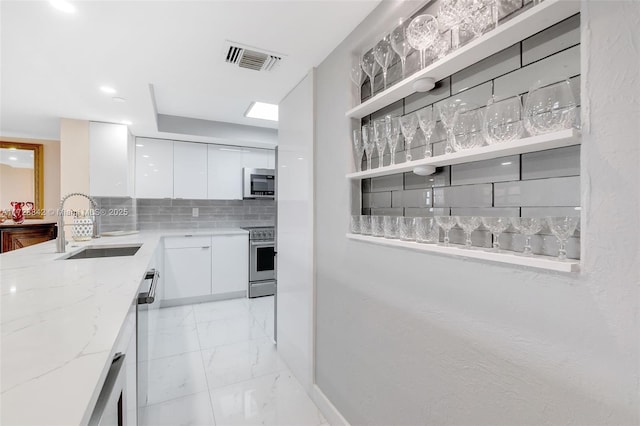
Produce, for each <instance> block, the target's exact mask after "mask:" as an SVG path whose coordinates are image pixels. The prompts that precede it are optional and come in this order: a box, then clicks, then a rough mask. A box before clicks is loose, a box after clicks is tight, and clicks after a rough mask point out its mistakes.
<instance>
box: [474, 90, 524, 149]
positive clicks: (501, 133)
mask: <svg viewBox="0 0 640 426" xmlns="http://www.w3.org/2000/svg"><path fill="white" fill-rule="evenodd" d="M523 132H524V127H523V125H522V102H521V100H520V96H512V97H510V98H507V99H503V100H500V101H496V99H495V97H492V98H491V99H489V102H488V103H487V108H486V110H485V113H484V122H483V123H482V133H483V135H484V139H485V141H486V142H487V143H488V144H489V145H493V144H495V143H500V142H510V141H513V140H516V139H519V138H520V137H521V136H522V133H523Z"/></svg>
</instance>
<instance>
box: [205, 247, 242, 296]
mask: <svg viewBox="0 0 640 426" xmlns="http://www.w3.org/2000/svg"><path fill="white" fill-rule="evenodd" d="M248 239H249V237H248V236H247V235H214V236H213V237H212V239H211V241H212V245H213V258H212V271H213V272H212V281H211V293H212V294H214V295H215V294H225V293H232V292H236V293H237V292H244V293H245V295H246V291H247V288H248V283H249V241H248Z"/></svg>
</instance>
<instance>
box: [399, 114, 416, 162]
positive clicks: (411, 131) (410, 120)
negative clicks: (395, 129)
mask: <svg viewBox="0 0 640 426" xmlns="http://www.w3.org/2000/svg"><path fill="white" fill-rule="evenodd" d="M400 128H401V130H402V136H404V149H405V151H406V159H407V161H411V142H412V141H413V137H414V136H415V135H416V130H418V116H417V115H416V114H414V113H411V114H407V115H403V116H402V117H400Z"/></svg>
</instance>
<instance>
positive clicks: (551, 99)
mask: <svg viewBox="0 0 640 426" xmlns="http://www.w3.org/2000/svg"><path fill="white" fill-rule="evenodd" d="M575 118H576V100H575V98H574V96H573V91H572V90H571V82H569V80H564V81H561V82H560V83H555V84H551V85H549V86H544V87H541V83H540V81H538V82H537V83H536V84H535V85H534V87H532V88H531V90H529V94H528V95H527V100H526V101H525V103H524V126H525V128H526V129H527V132H529V134H530V135H531V136H536V135H541V134H543V133H549V132H557V131H560V130H564V129H569V128H571V126H573V123H574V121H575Z"/></svg>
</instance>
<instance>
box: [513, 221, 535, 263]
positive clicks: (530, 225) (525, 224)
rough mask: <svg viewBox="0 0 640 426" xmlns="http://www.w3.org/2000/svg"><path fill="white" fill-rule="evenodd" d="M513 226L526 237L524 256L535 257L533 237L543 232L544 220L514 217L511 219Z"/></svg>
mask: <svg viewBox="0 0 640 426" xmlns="http://www.w3.org/2000/svg"><path fill="white" fill-rule="evenodd" d="M511 224H512V225H513V227H514V228H516V230H517V231H518V232H520V233H521V234H522V235H524V251H523V252H522V254H524V255H525V256H533V251H532V250H531V237H532V236H534V235H535V234H537V233H538V232H540V230H542V220H540V219H538V218H534V217H514V218H511Z"/></svg>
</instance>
